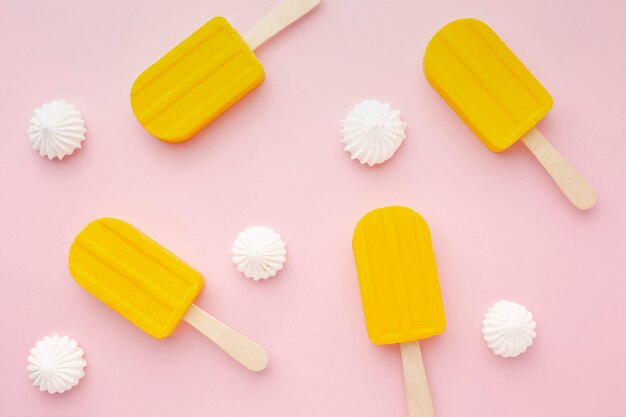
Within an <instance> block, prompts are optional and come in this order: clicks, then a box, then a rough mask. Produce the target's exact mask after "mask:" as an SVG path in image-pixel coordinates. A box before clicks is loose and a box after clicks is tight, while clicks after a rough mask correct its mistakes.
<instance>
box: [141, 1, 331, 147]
mask: <svg viewBox="0 0 626 417" xmlns="http://www.w3.org/2000/svg"><path fill="white" fill-rule="evenodd" d="M319 2H320V0H284V1H283V2H282V3H281V4H280V5H279V6H278V7H277V8H276V9H274V10H273V11H272V12H271V13H270V14H268V15H267V16H266V17H265V18H263V20H261V21H260V22H259V23H257V24H256V25H255V26H254V27H253V28H252V29H251V30H250V31H249V32H247V33H246V34H245V35H243V36H241V35H239V34H238V33H237V31H235V29H233V28H232V26H231V25H230V24H229V23H228V22H227V21H226V19H224V18H223V17H216V18H214V19H212V20H210V21H209V22H208V23H206V24H205V25H204V26H202V27H201V28H200V29H198V30H197V31H196V32H194V33H193V34H192V35H191V36H189V37H188V38H187V39H185V40H184V41H182V42H181V43H180V44H178V46H176V47H175V48H174V49H172V50H171V51H170V52H168V53H167V54H166V55H165V56H163V57H162V58H161V59H160V60H159V61H157V62H156V63H154V64H153V65H152V66H151V67H149V68H148V69H147V70H145V71H144V72H143V73H142V74H141V75H140V76H139V77H138V78H137V79H136V80H135V83H134V84H133V87H132V89H131V92H130V102H131V106H132V109H133V112H134V113H135V116H136V117H137V119H138V120H139V122H140V123H141V124H142V125H143V127H144V128H145V129H146V130H147V131H148V132H150V133H151V134H152V135H153V136H155V137H157V138H159V139H161V140H163V141H165V142H172V143H176V142H182V141H184V140H187V139H189V138H191V137H192V136H193V135H195V134H196V133H197V132H198V131H200V130H201V129H202V128H203V127H205V126H206V125H207V124H209V123H210V122H211V121H212V120H213V119H215V118H216V117H217V116H219V115H220V114H221V113H222V112H224V111H225V110H226V109H228V108H229V107H230V106H232V105H233V104H235V103H236V102H237V101H239V100H240V99H241V98H242V97H244V96H245V95H246V94H248V93H249V92H250V91H252V90H253V89H254V88H255V87H257V86H258V85H259V84H261V82H262V81H263V79H264V72H263V66H262V65H261V63H260V62H259V60H258V59H257V58H256V56H255V55H254V52H252V50H253V49H255V48H257V47H258V46H260V45H261V44H262V43H263V42H265V41H266V40H268V39H269V38H271V37H272V36H274V35H275V34H276V33H278V32H279V31H280V30H282V29H284V28H285V27H287V26H289V25H290V24H291V23H293V22H294V21H295V20H297V19H299V18H300V17H302V16H304V15H305V14H306V13H308V12H309V11H310V10H311V9H313V8H314V7H315V6H317V5H318V4H319Z"/></svg>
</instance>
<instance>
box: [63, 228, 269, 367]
mask: <svg viewBox="0 0 626 417" xmlns="http://www.w3.org/2000/svg"><path fill="white" fill-rule="evenodd" d="M69 269H70V273H71V274H72V276H73V277H74V279H75V280H76V282H77V283H78V284H80V285H81V286H82V287H83V288H84V289H86V290H87V291H89V292H90V293H91V294H93V295H94V296H95V297H96V298H98V299H99V300H100V301H102V302H103V303H105V304H106V305H108V306H109V307H111V308H112V309H113V310H115V311H117V312H118V313H119V314H121V315H122V316H124V317H125V318H127V319H128V320H130V321H131V322H132V323H133V324H135V325H136V326H137V327H139V328H140V329H142V330H144V331H145V332H146V333H148V334H149V335H151V336H154V337H156V338H159V339H161V338H164V337H167V336H169V335H170V334H171V333H172V332H173V331H174V329H176V327H177V326H178V323H179V322H180V321H181V320H185V321H186V322H188V323H189V324H191V325H192V326H194V327H195V328H196V329H198V330H199V331H200V332H202V333H203V334H204V335H205V336H206V337H208V338H209V339H211V340H212V341H213V342H215V343H216V344H217V345H218V346H219V347H221V348H222V349H223V350H224V351H226V352H227V353H228V354H229V355H231V356H232V357H233V358H235V359H236V360H237V361H239V362H240V363H241V364H242V365H244V366H245V367H247V368H248V369H250V370H253V371H261V370H263V369H264V368H265V367H266V366H267V362H268V355H267V352H266V351H265V350H264V349H263V348H262V347H260V346H259V345H257V344H256V343H255V342H253V341H252V340H250V339H248V338H247V337H245V336H243V335H242V334H240V333H238V332H236V331H235V330H233V329H231V328H230V327H228V326H226V325H225V324H224V323H222V322H220V321H219V320H217V319H216V318H214V317H212V316H210V315H209V314H207V313H206V312H204V311H203V310H202V309H200V307H198V306H196V305H195V304H193V301H194V299H195V298H196V296H197V295H198V293H199V292H200V290H201V289H202V287H203V285H204V279H203V278H202V275H201V274H200V273H199V272H198V271H196V270H195V269H194V268H192V267H191V266H189V265H188V264H186V263H185V262H184V261H182V260H180V259H179V258H178V257H176V255H174V254H173V253H171V252H169V251H168V250H167V249H165V248H164V247H163V246H161V245H160V244H158V243H157V242H155V241H154V240H152V239H151V238H149V237H148V236H146V235H145V234H143V233H142V232H141V231H139V230H138V229H136V228H135V227H133V226H132V225H130V224H129V223H126V222H124V221H121V220H117V219H112V218H102V219H98V220H95V221H93V222H91V223H89V224H88V225H87V226H86V227H85V228H84V229H83V230H82V231H81V232H80V233H79V234H78V235H77V236H76V238H75V239H74V242H73V243H72V246H71V248H70V254H69Z"/></svg>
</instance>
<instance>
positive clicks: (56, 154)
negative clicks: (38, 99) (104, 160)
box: [28, 100, 86, 159]
mask: <svg viewBox="0 0 626 417" xmlns="http://www.w3.org/2000/svg"><path fill="white" fill-rule="evenodd" d="M85 132H86V130H85V121H84V120H83V117H82V115H81V114H80V112H79V111H78V110H77V109H76V107H75V106H74V105H73V104H68V103H67V102H66V101H65V100H54V101H51V102H49V103H46V104H44V105H43V106H41V107H40V108H38V109H35V115H34V116H33V117H32V118H31V119H30V122H29V125H28V137H29V138H30V143H31V145H32V147H33V149H35V150H37V151H39V155H41V156H46V157H48V159H54V158H59V159H63V157H64V156H66V155H71V154H72V153H73V152H74V150H75V149H77V148H80V147H81V142H82V141H84V140H85Z"/></svg>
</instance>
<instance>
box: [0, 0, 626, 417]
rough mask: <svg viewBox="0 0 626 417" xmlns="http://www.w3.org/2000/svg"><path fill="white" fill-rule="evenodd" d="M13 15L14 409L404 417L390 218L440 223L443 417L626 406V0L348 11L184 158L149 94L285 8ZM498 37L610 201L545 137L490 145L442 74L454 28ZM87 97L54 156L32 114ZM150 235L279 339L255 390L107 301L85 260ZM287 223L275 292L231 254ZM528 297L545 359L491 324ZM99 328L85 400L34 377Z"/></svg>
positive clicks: (299, 37) (185, 337) (96, 8)
mask: <svg viewBox="0 0 626 417" xmlns="http://www.w3.org/2000/svg"><path fill="white" fill-rule="evenodd" d="M31 3H33V2H30V1H28V2H25V1H22V0H8V1H7V0H4V1H3V5H2V6H1V8H0V39H2V40H3V41H2V42H0V48H1V49H0V53H1V56H2V66H1V67H0V78H1V80H0V83H1V94H0V96H1V97H2V98H1V100H0V114H1V115H2V121H3V123H2V130H1V132H2V133H1V135H2V138H1V139H0V149H1V150H2V158H1V159H2V160H1V162H0V181H1V185H2V216H1V217H0V233H1V238H0V256H1V257H2V262H1V263H0V265H1V266H0V272H1V274H0V277H1V279H0V292H1V293H2V294H3V295H4V298H3V301H2V309H3V314H2V316H1V317H0V326H1V329H2V332H1V335H2V336H1V337H2V340H1V343H0V352H1V354H0V375H2V377H1V378H0V393H1V394H0V414H2V415H7V416H9V415H10V416H36V415H37V416H48V415H59V416H64V417H73V416H85V415H89V416H90V417H99V416H107V417H109V416H115V415H120V416H121V415H125V416H147V415H150V416H156V417H158V416H253V415H254V416H272V417H282V416H320V415H324V416H355V415H358V416H364V417H367V416H403V415H406V409H405V400H404V388H403V380H402V370H401V362H400V352H399V348H398V347H397V346H387V347H378V346H375V345H373V344H372V343H370V342H369V340H368V338H367V335H366V331H365V325H364V320H363V314H362V311H361V300H360V297H359V290H358V284H357V279H356V273H355V269H354V264H353V259H352V250H351V235H352V229H353V227H354V225H355V224H356V222H357V220H358V219H359V218H360V217H361V216H362V215H363V214H365V213H366V212H367V211H369V210H370V209H373V208H376V207H380V206H385V205H390V204H401V205H407V206H409V207H412V208H414V209H415V210H417V211H418V212H420V213H421V214H422V215H423V216H424V217H425V218H426V220H427V221H428V222H429V224H430V227H431V231H432V235H433V240H434V247H435V252H436V255H437V261H438V267H439V273H440V280H441V286H442V292H443V297H444V305H445V309H446V314H447V319H448V327H447V329H446V331H445V332H444V333H443V335H441V336H438V337H436V338H433V339H430V340H425V341H423V343H422V350H423V355H424V361H425V364H426V368H427V371H428V375H429V380H430V388H431V392H432V395H433V399H434V402H435V407H436V410H437V415H438V416H439V417H446V416H449V417H458V416H466V417H467V416H469V417H472V416H477V417H478V416H480V417H484V416H537V417H540V416H553V417H562V416H573V415H598V416H603V417H618V416H623V415H624V413H625V412H626V410H625V409H626V399H625V392H626V378H624V374H625V373H626V359H625V358H626V355H625V354H624V345H625V343H626V323H625V319H626V302H625V300H624V295H625V294H626V284H625V280H624V273H625V272H624V271H625V267H626V256H625V255H624V253H625V252H626V239H625V237H624V236H625V233H624V232H625V231H626V216H625V215H624V212H625V210H626V192H625V188H624V180H626V157H625V155H626V141H625V138H626V114H625V113H624V108H626V76H625V74H626V50H625V48H624V43H623V41H624V39H626V25H624V22H623V16H624V14H625V13H626V7H625V6H624V3H623V1H622V0H612V1H609V0H604V1H601V2H596V3H594V4H591V3H590V2H588V1H579V0H576V1H572V0H559V1H547V0H546V1H538V0H532V1H531V0H526V1H519V2H506V3H507V4H506V5H504V3H505V2H495V1H491V0H471V1H470V0H466V1H461V0H458V1H409V0H406V1H388V2H382V1H376V2H374V1H367V2H365V1H357V0H351V1H350V0H342V1H340V0H334V1H333V0H325V1H324V2H323V4H322V5H321V6H320V7H319V9H318V10H316V11H314V12H313V13H311V14H310V15H309V16H307V17H306V18H304V19H303V20H302V21H301V22H300V23H298V24H297V25H294V26H293V27H291V28H290V29H288V30H287V31H286V32H285V33H283V34H281V35H279V36H277V37H276V38H275V39H273V40H272V41H271V42H268V43H267V44H266V45H264V46H263V47H261V48H260V49H259V50H258V51H257V52H258V57H259V58H260V60H261V61H262V62H263V63H264V65H265V69H266V72H267V78H266V81H265V83H264V84H262V85H261V87H259V88H258V89H257V90H255V91H254V92H253V93H252V94H250V95H249V96H248V97H247V98H245V99H244V100H243V101H241V102H240V103H238V104H237V105H236V106H235V107H234V108H232V109H231V110H230V111H228V112H227V113H226V114H224V115H223V116H222V117H220V118H219V119H218V120H216V121H215V122H214V123H212V124H211V125H210V126H209V127H208V128H207V129H205V130H203V131H202V132H201V133H200V134H198V135H197V137H196V138H195V139H193V140H191V141H189V142H187V143H184V144H180V145H169V144H165V143H162V142H159V141H158V140H155V139H153V138H152V137H150V136H149V135H148V134H147V133H146V132H145V131H144V130H143V129H142V128H141V127H140V125H139V124H138V123H137V122H136V120H135V118H134V117H133V114H132V112H131V109H130V105H129V98H128V96H129V91H130V87H131V84H132V82H133V80H134V78H135V77H136V76H137V75H138V74H139V73H140V72H141V71H142V70H143V69H144V68H145V67H147V66H148V65H149V64H151V63H152V62H153V61H154V60H156V59H157V58H158V57H160V56H161V55H162V54H163V53H165V52H166V51H167V50H169V49H170V48H171V47H172V46H174V45H175V44H176V43H177V42H178V41H180V40H182V39H183V38H184V37H185V36H186V35H188V34H190V33H191V32H192V31H193V30H195V29H196V28H197V27H199V26H200V25H202V24H203V23H204V22H205V21H207V20H208V19H210V18H211V17H212V16H215V15H223V16H226V17H228V19H229V20H230V21H231V23H232V24H233V26H234V27H236V28H240V29H241V30H242V32H244V31H245V30H247V29H248V28H250V27H251V26H252V25H253V24H254V23H255V22H256V21H258V20H259V19H260V18H261V17H263V16H264V15H265V14H266V12H268V11H269V10H271V9H272V7H274V5H275V4H276V3H277V0H255V1H250V0H248V1H246V0H212V1H201V0H177V1H171V0H142V1H128V2H118V4H114V3H115V2H110V1H104V0H97V1H96V0H92V1H82V0H55V1H52V0H50V1H39V2H37V3H38V4H36V5H33V4H31ZM467 16H473V17H477V18H480V19H482V20H484V21H486V22H488V23H489V24H490V25H491V26H492V27H493V29H494V30H496V32H498V33H499V34H500V35H501V37H502V38H503V39H504V40H505V41H506V42H507V43H508V44H509V45H510V47H511V48H512V49H513V50H514V51H515V52H516V53H517V54H518V56H519V57H520V58H521V59H522V61H523V62H525V63H526V65H527V66H528V67H529V68H530V69H531V70H532V71H533V72H534V74H535V75H536V76H537V77H538V78H539V79H540V80H541V82H542V83H543V84H544V85H545V86H546V88H547V89H548V90H549V91H550V92H551V94H552V95H553V97H554V99H555V106H554V109H553V110H552V111H551V112H550V114H549V115H548V116H547V118H546V119H545V120H544V121H542V122H541V123H540V126H539V127H540V128H541V130H542V131H543V133H544V134H545V135H546V136H547V137H548V138H550V139H551V140H552V142H553V143H554V145H555V146H556V147H557V148H559V149H560V150H561V151H562V152H563V154H564V155H565V156H566V157H568V158H569V159H570V160H571V161H572V162H573V163H574V164H575V165H576V166H577V167H578V168H579V169H580V170H581V172H583V173H584V175H585V176H586V178H587V179H588V180H589V181H590V182H591V184H593V185H594V187H595V189H596V191H597V194H598V204H597V206H596V207H595V208H594V209H592V210H591V211H589V212H580V211H578V210H576V209H574V208H573V207H572V206H571V205H570V204H569V203H568V202H567V200H566V199H565V198H564V197H563V196H562V195H561V194H560V192H559V191H558V189H557V188H556V187H555V186H554V185H553V183H552V181H551V180H550V178H549V177H548V176H547V175H546V173H545V172H544V171H543V169H542V168H541V167H540V165H539V164H538V163H537V162H536V161H535V160H534V158H533V157H532V156H531V155H530V154H529V152H528V151H527V150H526V149H524V146H523V145H522V144H517V145H515V146H513V147H512V148H511V149H510V150H509V151H507V152H506V153H503V154H494V153H491V152H489V151H488V150H487V149H486V148H484V147H483V146H482V145H481V144H480V142H479V141H478V140H477V139H476V138H475V137H474V136H473V135H472V133H471V132H470V131H469V130H468V129H467V128H466V127H465V125H464V124H463V123H462V122H461V121H460V120H459V119H458V118H457V117H456V116H455V115H454V113H453V112H452V111H451V110H450V109H449V108H448V107H447V105H446V104H445V103H444V102H443V100H441V98H440V97H439V96H438V95H437V94H436V93H435V91H434V90H433V89H432V88H431V87H430V86H429V85H428V83H427V82H426V80H425V78H424V76H423V74H422V70H421V59H422V55H423V52H424V48H425V46H426V43H427V41H428V40H429V38H430V36H431V35H432V34H434V33H435V32H436V30H437V29H439V28H440V27H441V26H442V25H443V24H445V23H446V22H448V21H451V20H453V19H455V18H459V17H467ZM57 98H65V99H67V100H68V101H70V102H72V103H74V104H76V105H77V107H78V108H79V109H80V110H81V111H82V112H83V115H84V117H85V120H86V123H87V129H88V133H87V134H88V140H87V141H86V142H85V143H84V147H83V149H82V150H79V151H78V152H76V153H75V154H74V155H73V156H71V157H69V158H67V159H65V160H63V161H48V160H47V159H44V158H42V157H40V156H39V155H38V154H37V153H36V152H34V151H33V150H31V149H30V145H29V143H28V138H27V136H26V128H27V123H28V119H29V118H30V117H31V114H32V110H33V109H34V108H35V107H38V106H40V105H41V104H43V103H44V102H47V101H49V100H52V99H57ZM365 98H376V99H379V100H381V101H384V102H387V101H388V102H390V103H391V104H392V105H393V107H394V108H399V109H401V110H402V117H403V119H404V120H405V121H406V122H408V129H407V135H408V136H407V139H406V141H405V143H404V144H403V146H402V147H401V148H400V150H399V151H398V153H397V154H396V155H395V156H394V158H393V159H392V160H390V161H389V162H387V163H385V164H384V165H382V166H379V167H375V168H368V167H364V166H361V165H359V164H358V163H357V162H354V161H351V160H350V159H349V155H348V154H347V153H345V152H344V151H343V150H342V146H341V144H340V143H339V139H340V136H339V134H338V130H339V129H340V123H339V122H340V120H341V119H342V118H344V116H345V114H346V113H347V112H348V110H350V109H351V108H352V107H353V106H354V105H355V104H356V103H358V102H360V101H361V100H363V99H365ZM101 216H114V217H119V218H122V219H125V220H127V221H130V222H131V223H133V224H135V225H136V226H138V227H139V228H140V229H142V230H144V231H145V232H146V233H148V234H149V235H151V236H152V237H154V238H155V239H156V240H158V241H159V242H161V243H162V244H164V245H165V246H166V247H167V248H169V249H171V250H172V251H174V252H175V253H177V254H179V255H180V256H181V257H182V258H183V259H185V260H187V261H188V262H189V263H190V264H192V265H194V266H195V267H196V268H197V269H199V270H200V271H202V272H203V273H204V275H205V277H206V281H207V282H206V289H205V290H204V291H203V292H202V294H201V295H200V297H199V298H198V300H197V303H198V304H199V305H200V306H202V307H203V308H205V309H206V310H207V311H209V312H210V313H212V314H214V315H215V316H217V317H219V318H221V319H222V320H223V321H225V322H227V323H229V324H231V325H232V326H233V327H235V328H237V329H239V330H240V331H241V332H243V333H245V334H247V335H249V336H250V337H251V338H253V339H254V340H256V341H258V342H259V343H260V344H262V345H263V346H264V347H266V348H267V349H268V351H269V352H270V355H271V360H270V365H269V367H268V369H267V370H266V371H265V372H262V373H259V374H254V373H251V372H249V371H247V370H245V369H244V368H243V367H241V366H240V365H238V364H237V363H236V362H234V361H233V360H231V359H229V358H228V357H227V356H226V355H225V354H224V353H222V352H221V351H220V350H219V349H218V348H217V347H215V346H214V345H213V344H211V343H210V342H209V341H207V340H206V339H205V338H204V337H203V336H202V335H200V334H199V333H198V332H196V331H195V330H193V329H192V328H191V327H190V326H188V325H187V324H185V323H183V324H181V325H180V328H179V329H178V330H177V331H176V332H175V333H174V334H173V335H172V337H170V338H169V339H166V340H156V339H152V338H150V337H149V336H148V335H146V334H144V333H143V332H141V331H139V330H138V329H137V328H135V327H134V326H132V325H131V324H130V323H128V322H127V321H126V320H124V319H123V318H122V317H121V316H118V315H117V314H115V313H114V312H112V311H111V310H109V309H108V308H107V307H105V306H104V305H102V304H101V303H99V302H98V301H97V300H95V299H94V298H93V297H91V296H90V295H89V294H87V293H86V292H84V291H83V290H82V289H81V288H80V287H79V286H78V285H76V284H75V283H74V281H73V280H72V278H71V277H70V275H69V273H68V270H67V265H66V258H67V253H68V248H69V245H70V243H71V241H72V239H73V237H74V235H75V234H76V233H77V232H78V231H79V230H80V229H81V228H82V227H83V226H84V225H85V224H86V223H88V222H89V221H91V220H93V219H95V218H98V217H101ZM254 224H265V225H269V226H271V227H274V228H275V229H276V230H277V231H278V232H280V233H281V234H282V235H283V237H284V239H285V240H286V242H287V245H288V260H287V264H286V266H285V269H284V270H283V271H281V272H280V273H279V275H278V276H277V277H276V278H274V279H271V280H269V281H267V282H261V283H255V282H253V281H251V280H248V279H246V278H244V277H243V275H241V274H240V273H239V272H237V271H236V269H235V267H234V266H233V264H232V262H231V260H230V248H231V243H232V241H233V240H234V238H235V236H236V235H237V233H238V232H239V231H240V230H242V229H243V228H244V227H246V226H249V225H254ZM502 298H505V299H511V300H514V301H518V302H520V303H523V304H525V305H527V306H528V308H529V309H530V310H531V311H532V312H533V314H534V315H535V318H536V321H537V323H538V333H539V335H538V337H537V339H536V343H535V345H534V346H533V347H532V348H531V349H530V350H529V351H528V352H527V353H525V354H524V355H522V356H521V357H518V358H516V359H512V360H505V359H502V358H499V357H496V356H494V355H493V354H492V353H491V351H490V350H489V349H488V348H487V347H486V346H485V344H484V342H483V340H482V336H481V333H480V329H481V320H482V315H483V314H484V313H485V311H486V310H487V308H488V307H489V306H490V305H491V304H492V303H493V302H494V301H497V300H499V299H502ZM53 333H60V334H68V335H70V336H72V337H74V338H76V339H77V340H78V341H79V342H80V344H81V345H82V346H83V348H84V350H85V352H86V358H87V360H88V361H89V366H88V368H87V375H86V377H85V378H84V379H83V380H82V382H81V384H80V385H79V386H78V387H76V388H75V389H74V390H72V391H70V392H68V393H66V394H63V395H54V396H52V395H49V394H47V393H40V392H38V391H37V389H35V388H34V387H31V386H30V381H29V380H28V378H27V372H26V370H25V367H26V356H27V354H28V350H29V348H30V347H31V346H32V345H33V344H34V342H35V340H37V339H38V338H41V337H43V336H44V335H49V334H53Z"/></svg>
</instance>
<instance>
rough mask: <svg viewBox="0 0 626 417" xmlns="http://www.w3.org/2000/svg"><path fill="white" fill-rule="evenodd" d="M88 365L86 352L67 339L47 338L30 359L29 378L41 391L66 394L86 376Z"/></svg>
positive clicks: (40, 342) (73, 341)
mask: <svg viewBox="0 0 626 417" xmlns="http://www.w3.org/2000/svg"><path fill="white" fill-rule="evenodd" d="M85 366H87V361H86V360H85V359H84V358H83V350H82V349H81V348H80V347H79V346H78V343H77V342H76V340H74V339H70V338H69V337H67V336H63V337H60V336H59V335H58V334H55V335H54V336H46V337H44V338H43V339H42V340H38V341H37V342H36V343H35V347H34V348H32V349H31V350H30V355H29V356H28V366H27V367H26V369H27V370H28V372H29V378H30V379H32V380H33V385H35V386H38V387H39V391H48V392H49V393H50V394H55V393H57V392H58V393H63V392H65V391H67V390H70V389H72V387H74V386H76V385H77V384H78V382H79V380H80V379H81V378H82V377H83V376H84V375H85V370H84V368H85Z"/></svg>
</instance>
